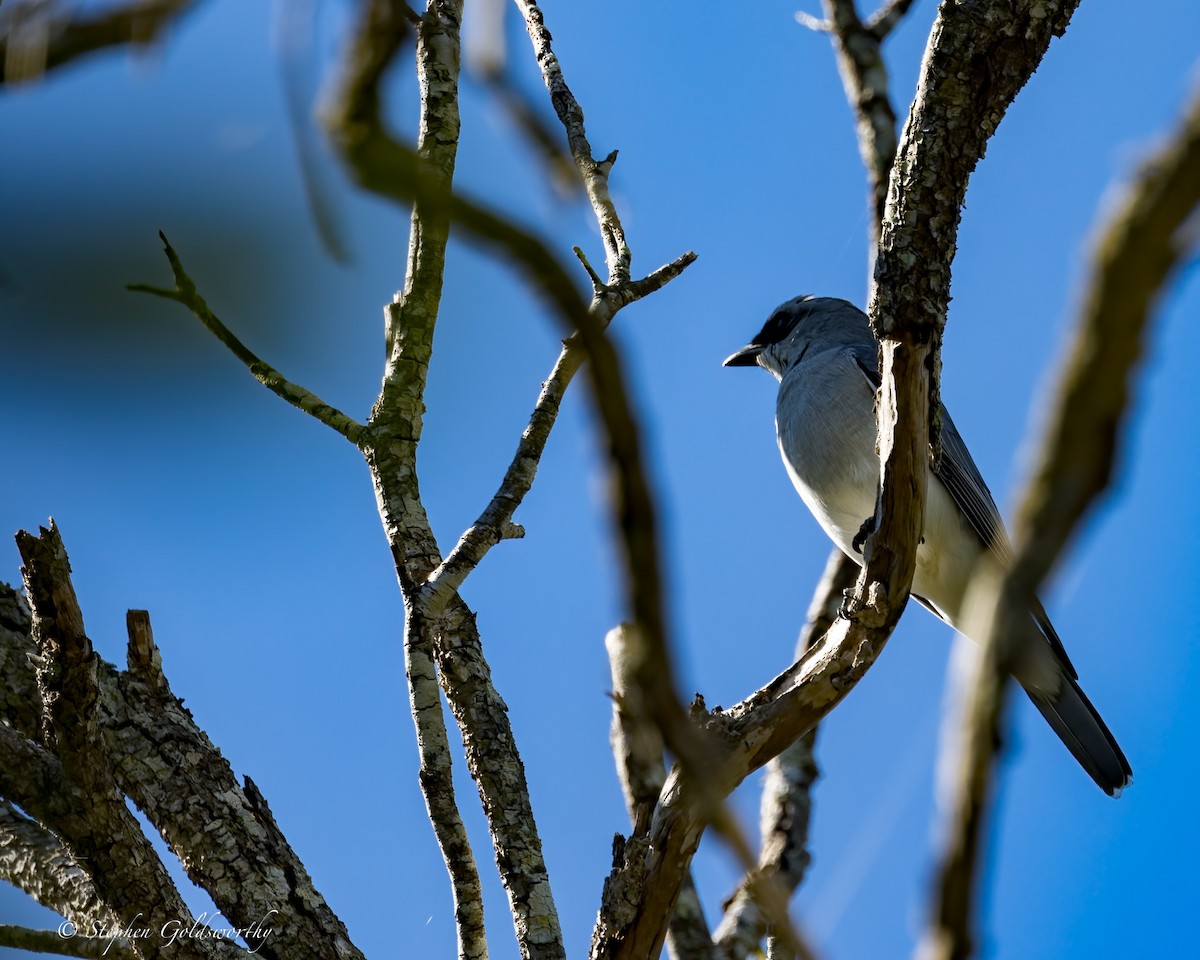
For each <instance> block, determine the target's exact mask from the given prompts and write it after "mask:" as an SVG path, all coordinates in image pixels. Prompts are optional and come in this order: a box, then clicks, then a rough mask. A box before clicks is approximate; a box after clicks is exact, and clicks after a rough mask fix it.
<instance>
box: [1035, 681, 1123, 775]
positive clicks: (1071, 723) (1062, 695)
mask: <svg viewBox="0 0 1200 960" xmlns="http://www.w3.org/2000/svg"><path fill="white" fill-rule="evenodd" d="M1062 681H1063V682H1062V686H1061V687H1060V689H1059V693H1058V696H1056V697H1054V698H1053V699H1047V698H1045V697H1042V696H1039V695H1038V694H1035V693H1032V692H1030V691H1028V690H1026V693H1029V699H1030V700H1032V701H1033V703H1034V706H1036V707H1037V708H1038V709H1039V710H1040V711H1041V712H1042V716H1043V717H1045V718H1046V721H1047V722H1048V723H1049V724H1050V726H1051V727H1053V728H1054V732H1055V733H1057V734H1058V737H1059V739H1060V740H1062V742H1063V743H1065V744H1066V746H1067V749H1068V750H1070V751H1071V755H1072V756H1074V757H1075V759H1076V760H1078V761H1079V764H1080V766H1082V767H1083V769H1084V770H1086V771H1087V772H1088V776H1090V777H1091V778H1092V779H1093V780H1095V781H1096V783H1097V785H1098V786H1099V787H1100V789H1101V790H1103V791H1104V792H1105V793H1107V794H1108V795H1109V796H1110V797H1115V796H1119V795H1120V793H1121V791H1122V790H1123V789H1124V788H1125V787H1126V786H1128V785H1129V783H1130V781H1132V780H1133V770H1132V769H1131V768H1130V766H1129V761H1128V760H1126V759H1125V754H1124V753H1122V752H1121V748H1120V747H1119V746H1118V745H1117V740H1116V737H1114V736H1113V735H1112V731H1111V730H1109V729H1108V727H1107V726H1105V724H1104V721H1103V720H1101V719H1100V714H1099V713H1097V712H1096V708H1095V707H1093V706H1092V702H1091V701H1090V700H1089V699H1088V698H1087V695H1086V694H1085V693H1084V692H1083V691H1082V690H1081V689H1080V688H1079V684H1078V683H1077V682H1076V681H1075V680H1074V679H1072V678H1071V677H1070V676H1069V675H1067V674H1064V675H1063V678H1062Z"/></svg>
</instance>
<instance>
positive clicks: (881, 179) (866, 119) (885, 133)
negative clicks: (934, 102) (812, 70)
mask: <svg viewBox="0 0 1200 960" xmlns="http://www.w3.org/2000/svg"><path fill="white" fill-rule="evenodd" d="M911 4H912V0H889V2H888V3H887V4H885V5H884V6H883V7H882V8H880V10H879V11H878V12H877V13H876V14H875V15H874V16H873V17H871V19H870V20H869V21H868V22H867V23H866V24H864V23H863V22H862V20H860V19H859V16H858V9H857V7H856V5H855V0H824V6H825V15H826V18H827V19H826V21H825V23H826V24H827V25H828V31H829V33H830V36H831V37H832V40H833V48H834V51H835V52H836V53H837V61H838V72H839V73H840V74H841V76H842V85H843V87H844V88H845V90H846V99H847V100H849V101H850V106H851V107H852V108H853V109H854V115H855V119H856V121H857V131H858V151H859V155H860V156H861V157H862V161H863V166H864V167H866V170H867V180H868V183H869V185H870V192H871V216H870V218H869V220H868V222H869V224H870V250H871V254H872V257H873V256H874V252H875V247H876V245H877V244H878V243H879V229H880V224H881V223H883V214H884V209H885V207H886V205H887V193H888V175H889V174H890V173H891V169H892V161H893V160H895V158H896V111H895V109H894V108H893V107H892V102H891V98H890V97H889V96H888V72H887V66H886V65H885V64H884V62H883V52H882V49H881V47H882V44H883V41H884V38H885V37H886V36H887V34H888V32H889V31H890V30H891V28H892V27H893V26H895V24H896V23H897V22H899V20H900V19H901V18H902V17H903V16H904V14H905V13H907V12H908V8H909V6H911ZM873 265H874V264H873V261H872V264H871V266H872V267H873Z"/></svg>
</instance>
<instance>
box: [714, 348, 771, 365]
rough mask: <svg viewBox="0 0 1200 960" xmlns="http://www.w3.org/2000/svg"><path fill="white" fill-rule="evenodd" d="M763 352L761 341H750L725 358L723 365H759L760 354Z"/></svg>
mask: <svg viewBox="0 0 1200 960" xmlns="http://www.w3.org/2000/svg"><path fill="white" fill-rule="evenodd" d="M762 352H763V345H762V344H761V343H748V344H746V346H744V347H742V349H741V350H739V351H738V352H737V353H734V354H731V355H730V356H728V357H726V358H725V362H724V363H723V364H721V366H723V367H757V366H758V355H759V354H760V353H762Z"/></svg>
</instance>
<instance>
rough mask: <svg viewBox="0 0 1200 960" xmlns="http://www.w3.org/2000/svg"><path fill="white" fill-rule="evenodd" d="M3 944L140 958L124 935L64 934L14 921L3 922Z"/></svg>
mask: <svg viewBox="0 0 1200 960" xmlns="http://www.w3.org/2000/svg"><path fill="white" fill-rule="evenodd" d="M0 947H9V948H11V949H13V950H28V951H30V952H31V953H51V954H55V955H57V956H60V957H82V958H84V960H101V958H112V960H140V957H141V955H140V954H138V953H136V952H134V950H132V949H131V948H130V947H129V945H128V941H126V940H125V939H124V938H122V937H117V938H114V939H111V940H110V939H106V938H103V937H86V936H64V934H63V932H61V931H60V930H31V929H30V928H28V927H18V926H15V925H13V924H7V923H6V924H0Z"/></svg>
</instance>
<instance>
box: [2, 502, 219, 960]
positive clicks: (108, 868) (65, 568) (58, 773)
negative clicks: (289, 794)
mask: <svg viewBox="0 0 1200 960" xmlns="http://www.w3.org/2000/svg"><path fill="white" fill-rule="evenodd" d="M17 547H18V549H19V550H20V553H21V559H22V561H23V562H24V567H23V573H24V576H25V588H26V593H27V595H28V596H29V601H30V607H31V609H32V613H33V617H32V636H33V640H34V643H35V645H36V647H37V649H38V654H39V660H38V664H37V678H38V688H39V690H40V692H41V700H42V709H43V726H42V738H43V741H44V742H45V743H47V744H49V745H51V746H52V749H53V750H54V754H56V756H52V755H51V754H50V752H49V750H47V749H45V748H40V747H36V746H35V745H34V744H32V743H29V742H28V741H26V743H25V744H24V745H22V744H20V743H17V742H14V741H15V740H16V739H17V738H19V735H18V734H16V733H15V732H11V731H8V730H7V728H0V729H3V731H4V739H5V746H6V747H7V748H8V749H7V751H6V752H8V753H9V755H10V757H14V758H21V759H22V760H23V761H24V762H23V763H22V764H21V765H22V767H24V768H25V769H24V770H23V771H22V772H23V773H24V775H22V772H18V773H17V775H16V776H15V777H14V776H13V775H12V774H7V775H0V781H2V782H0V790H2V792H3V794H4V795H5V796H6V797H9V798H11V799H13V800H15V801H16V802H17V803H18V804H20V805H21V806H22V807H23V808H24V809H25V810H27V811H28V812H29V813H30V814H32V815H33V816H34V817H36V818H37V819H38V820H39V821H41V822H42V823H43V824H45V825H46V826H48V827H50V828H51V829H53V830H54V831H55V832H56V833H57V834H58V835H59V836H60V837H62V838H63V840H64V841H65V842H66V845H67V847H68V849H69V851H70V853H71V855H72V857H73V858H74V859H75V860H76V862H86V863H87V870H88V873H89V874H90V876H91V879H92V882H93V883H94V884H95V886H96V892H97V894H98V895H99V897H100V899H101V900H102V901H103V902H104V903H105V904H107V905H108V906H109V907H110V908H111V909H112V910H113V912H114V913H115V914H116V915H117V916H118V917H119V918H120V920H121V922H122V923H123V924H126V925H130V926H141V925H144V926H146V927H147V928H149V929H151V930H155V931H158V930H162V929H164V927H165V926H166V925H167V924H168V923H170V922H175V923H179V922H185V923H186V922H190V921H191V919H192V918H191V913H190V912H189V911H188V909H187V906H186V905H185V904H184V902H183V898H182V897H181V896H180V895H179V891H178V890H177V889H176V887H175V884H174V883H173V882H172V881H171V878H170V877H169V876H168V875H167V872H166V870H165V869H164V867H163V865H162V862H161V861H160V860H159V858H158V856H157V855H156V854H155V853H154V850H153V848H152V847H151V846H150V844H149V842H148V841H147V840H146V837H145V836H144V835H143V834H142V831H141V828H140V827H139V826H138V824H137V821H136V820H135V819H134V818H133V815H132V814H131V813H130V812H129V809H128V808H127V807H126V806H125V798H124V795H123V794H122V793H121V791H120V790H119V789H118V788H117V785H116V783H115V781H114V778H113V772H112V765H111V761H110V758H109V756H108V753H107V749H106V745H105V742H104V738H103V736H102V733H101V729H100V723H99V716H98V711H97V706H98V704H99V701H100V688H99V684H98V679H97V669H98V662H99V658H98V657H96V655H95V653H94V652H93V651H92V645H91V641H90V640H88V638H87V635H86V634H85V633H84V629H83V615H82V613H81V612H80V610H79V605H78V603H77V602H76V599H75V591H74V589H73V588H72V587H71V583H70V566H69V564H68V562H67V555H66V550H65V548H64V547H63V543H62V538H61V537H60V536H59V533H58V529H57V528H56V527H55V526H54V524H53V522H52V523H51V526H50V528H49V529H45V528H43V530H42V532H41V536H40V537H33V536H31V535H29V534H27V533H24V532H22V533H19V534H18V535H17ZM30 764H37V765H38V767H39V768H40V769H39V771H38V772H37V774H36V775H31V774H33V771H32V770H31V769H30ZM35 784H38V785H43V786H44V787H45V788H47V789H38V788H37V787H35V786H33V785H35ZM139 949H140V951H141V952H142V953H143V955H144V956H146V957H147V958H155V957H160V956H167V955H170V956H174V957H196V958H210V957H221V956H230V955H231V951H233V950H234V949H235V948H233V947H232V946H231V945H230V944H228V943H226V942H224V941H219V940H201V939H193V938H189V939H187V940H186V941H178V942H177V943H176V944H174V945H171V946H170V947H168V944H167V942H166V940H164V939H162V938H158V937H148V938H146V939H145V940H144V941H143V942H142V943H141V944H140V945H139ZM236 952H240V951H236Z"/></svg>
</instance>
